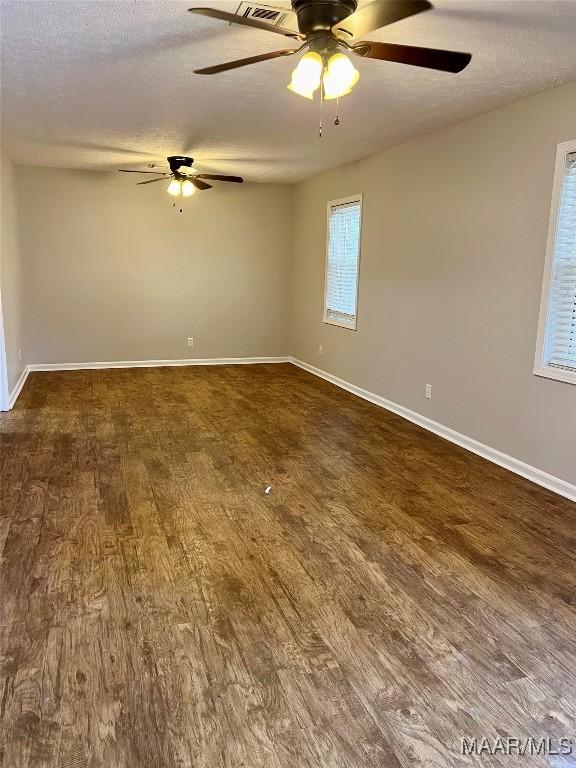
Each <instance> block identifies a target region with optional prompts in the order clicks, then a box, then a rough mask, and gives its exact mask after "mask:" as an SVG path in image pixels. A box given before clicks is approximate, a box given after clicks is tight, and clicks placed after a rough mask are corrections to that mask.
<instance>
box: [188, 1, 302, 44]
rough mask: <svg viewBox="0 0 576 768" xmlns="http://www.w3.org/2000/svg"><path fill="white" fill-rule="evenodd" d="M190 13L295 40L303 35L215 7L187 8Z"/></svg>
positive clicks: (300, 38)
mask: <svg viewBox="0 0 576 768" xmlns="http://www.w3.org/2000/svg"><path fill="white" fill-rule="evenodd" d="M188 10H189V11H190V13H198V14H200V16H209V17H210V18H211V19H220V21H228V22H229V23H230V24H240V25H241V26H243V27H252V28H254V29H262V30H264V32H274V34H276V35H284V37H294V38H296V39H297V40H303V39H304V37H303V35H301V34H300V33H299V32H295V31H294V30H293V29H288V28H287V27H279V26H274V25H273V24H267V23H266V22H265V21H259V20H258V19H249V18H246V17H244V16H238V15H237V14H235V13H228V11H220V10H217V9H216V8H188Z"/></svg>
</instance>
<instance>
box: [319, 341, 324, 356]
mask: <svg viewBox="0 0 576 768" xmlns="http://www.w3.org/2000/svg"><path fill="white" fill-rule="evenodd" d="M318 354H319V355H323V354H324V347H323V346H322V344H320V346H319V347H318Z"/></svg>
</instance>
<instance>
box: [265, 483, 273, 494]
mask: <svg viewBox="0 0 576 768" xmlns="http://www.w3.org/2000/svg"><path fill="white" fill-rule="evenodd" d="M271 490H272V486H271V485H267V486H266V488H265V489H264V493H270V491H271Z"/></svg>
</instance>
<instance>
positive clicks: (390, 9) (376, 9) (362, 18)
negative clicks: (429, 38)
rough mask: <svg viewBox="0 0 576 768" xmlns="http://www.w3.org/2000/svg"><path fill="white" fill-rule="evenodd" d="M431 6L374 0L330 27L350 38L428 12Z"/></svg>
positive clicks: (415, 0)
mask: <svg viewBox="0 0 576 768" xmlns="http://www.w3.org/2000/svg"><path fill="white" fill-rule="evenodd" d="M432 7H433V6H432V4H431V3H429V2H428V0H375V2H373V3H370V4H369V5H365V6H364V7H362V8H360V9H359V10H358V11H356V12H355V13H353V14H352V15H351V16H348V18H346V19H343V20H342V21H339V22H338V24H335V25H334V26H333V27H332V32H334V34H337V33H338V32H340V31H342V32H347V33H348V34H349V35H351V36H352V37H358V35H365V34H366V33H367V32H372V31H373V30H375V29H380V27H387V26H388V24H393V23H394V22H395V21H401V20H402V19H407V18H408V16H414V14H416V13H422V11H429V10H430V8H432Z"/></svg>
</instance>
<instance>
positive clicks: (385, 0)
mask: <svg viewBox="0 0 576 768" xmlns="http://www.w3.org/2000/svg"><path fill="white" fill-rule="evenodd" d="M291 2H292V10H293V11H294V13H295V14H296V18H297V26H298V30H293V29H288V28H286V27H284V26H280V25H278V24H272V23H270V22H269V21H263V20H262V18H257V17H254V16H250V15H238V14H235V13H229V12H227V11H221V10H218V9H216V8H190V9H189V11H190V12H191V13H196V14H199V15H201V16H208V17H210V18H213V19H219V20H221V21H226V22H229V23H231V24H239V25H241V26H245V27H252V28H253V29H259V30H262V31H266V32H273V33H274V34H276V35H282V36H284V37H287V38H290V39H292V40H295V41H298V42H300V43H301V45H300V46H299V47H297V48H287V49H282V50H279V51H272V52H270V53H263V54H259V55H256V56H249V57H248V58H245V59H237V60H236V61H229V62H226V63H224V64H217V65H215V66H210V67H204V68H202V69H197V70H195V72H196V74H199V75H214V74H217V73H220V72H225V71H227V70H230V69H237V68H238V67H245V66H247V65H249V64H256V63H258V62H261V61H269V60H270V59H275V58H279V57H282V56H293V55H294V54H298V53H301V52H302V51H306V53H305V54H304V56H302V58H301V59H300V61H299V62H298V65H297V67H296V69H295V70H294V71H293V72H292V79H291V81H290V83H289V85H288V88H289V89H290V90H291V91H293V92H294V93H298V94H300V95H301V96H304V97H305V98H307V99H312V98H314V93H315V92H316V91H319V93H320V98H321V100H324V99H326V100H329V99H339V98H341V97H342V96H345V95H346V94H348V93H350V91H351V90H352V88H353V87H354V86H355V85H356V83H357V82H358V79H359V73H358V70H357V69H356V67H354V65H353V63H352V61H351V60H350V59H349V58H348V56H347V55H346V54H348V53H351V54H353V55H355V56H361V57H362V58H365V59H380V60H381V61H393V62H397V63H399V64H409V65H412V66H415V67H424V68H426V69H435V70H440V71H442V72H453V73H456V72H461V71H462V70H463V69H464V68H465V67H466V66H467V65H468V64H469V63H470V60H471V58H472V56H471V54H469V53H459V52H457V51H445V50H440V49H436V48H421V47H416V46H411V45H398V44H393V43H382V42H375V41H371V40H362V39H359V38H361V37H362V36H363V35H365V34H366V33H368V32H372V31H374V30H376V29H380V28H381V27H386V26H388V25H389V24H393V23H394V22H396V21H401V20H402V19H406V18H408V17H409V16H414V15H416V14H418V13H422V12H424V11H428V10H431V9H432V8H433V6H432V4H431V3H430V2H428V0H374V2H371V3H369V4H367V5H362V6H361V7H360V8H358V1H357V0H291Z"/></svg>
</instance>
